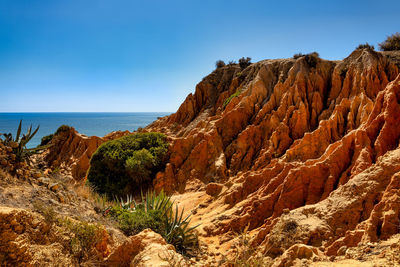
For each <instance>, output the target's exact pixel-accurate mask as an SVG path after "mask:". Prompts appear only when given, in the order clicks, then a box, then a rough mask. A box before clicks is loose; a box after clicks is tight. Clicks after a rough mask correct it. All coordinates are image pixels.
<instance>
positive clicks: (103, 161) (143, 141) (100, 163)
mask: <svg viewBox="0 0 400 267" xmlns="http://www.w3.org/2000/svg"><path fill="white" fill-rule="evenodd" d="M167 151H168V143H167V141H166V136H165V135H164V134H161V133H137V134H134V135H128V136H124V137H121V138H119V139H116V140H111V141H108V142H106V143H103V144H102V145H101V146H100V147H99V148H98V149H97V150H96V152H95V153H94V154H93V156H92V158H91V160H90V167H89V170H88V176H87V177H88V182H89V183H90V184H91V185H93V186H94V188H95V189H96V191H97V192H98V193H100V194H106V195H107V196H109V197H112V196H113V195H124V194H126V193H128V192H132V191H136V189H140V188H141V187H142V186H145V185H147V184H149V183H150V182H151V181H152V178H153V177H154V175H155V174H156V173H157V172H158V171H160V170H161V169H162V168H163V167H164V165H165V159H166V155H167Z"/></svg>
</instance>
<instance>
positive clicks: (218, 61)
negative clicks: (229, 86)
mask: <svg viewBox="0 0 400 267" xmlns="http://www.w3.org/2000/svg"><path fill="white" fill-rule="evenodd" d="M224 66H225V62H224V61H223V60H217V62H215V67H216V68H217V69H219V68H222V67H224Z"/></svg>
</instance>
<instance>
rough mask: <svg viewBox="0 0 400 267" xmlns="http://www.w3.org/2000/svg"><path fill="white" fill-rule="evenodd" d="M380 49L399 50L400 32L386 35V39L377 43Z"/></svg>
mask: <svg viewBox="0 0 400 267" xmlns="http://www.w3.org/2000/svg"><path fill="white" fill-rule="evenodd" d="M379 48H380V49H381V51H394V50H400V33H398V32H396V33H395V34H393V35H391V36H388V37H387V39H386V40H385V41H384V42H382V43H380V44H379Z"/></svg>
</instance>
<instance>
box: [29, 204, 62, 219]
mask: <svg viewBox="0 0 400 267" xmlns="http://www.w3.org/2000/svg"><path fill="white" fill-rule="evenodd" d="M33 209H34V210H35V211H37V212H39V213H40V214H41V215H42V216H43V217H44V220H45V221H46V222H47V223H48V224H50V225H52V224H54V223H56V222H57V220H58V218H57V213H56V212H55V210H54V209H53V207H52V206H48V205H45V204H44V203H42V202H40V201H35V202H34V203H33Z"/></svg>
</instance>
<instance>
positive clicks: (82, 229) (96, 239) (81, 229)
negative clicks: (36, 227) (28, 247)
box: [33, 201, 107, 263]
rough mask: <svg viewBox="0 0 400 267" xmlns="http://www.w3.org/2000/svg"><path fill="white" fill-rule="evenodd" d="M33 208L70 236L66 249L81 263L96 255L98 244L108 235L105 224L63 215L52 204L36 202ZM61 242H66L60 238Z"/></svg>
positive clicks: (61, 231)
mask: <svg viewBox="0 0 400 267" xmlns="http://www.w3.org/2000/svg"><path fill="white" fill-rule="evenodd" d="M33 208H34V210H35V211H37V212H38V213H40V214H41V215H42V216H43V217H44V219H45V222H46V223H47V224H48V225H49V226H51V227H55V228H57V229H58V230H57V232H58V233H63V234H64V235H66V236H68V237H69V238H68V240H69V242H68V243H67V245H65V246H66V249H68V250H69V251H70V252H71V254H72V255H73V256H74V257H75V258H76V259H77V260H78V262H80V263H82V262H85V261H87V260H89V259H90V257H91V256H93V255H95V254H96V252H95V250H96V245H97V244H99V243H100V242H101V241H102V240H103V239H104V238H106V236H107V232H106V230H105V228H104V226H102V225H100V224H91V223H88V222H85V221H80V220H72V219H70V218H68V217H61V216H59V215H58V213H57V212H56V211H55V210H54V209H53V207H52V206H48V205H46V204H44V203H43V202H40V201H36V202H34V203H33ZM60 243H61V244H64V242H63V240H60Z"/></svg>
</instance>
